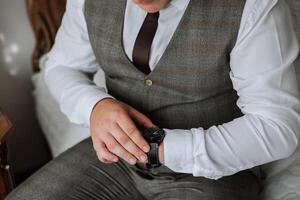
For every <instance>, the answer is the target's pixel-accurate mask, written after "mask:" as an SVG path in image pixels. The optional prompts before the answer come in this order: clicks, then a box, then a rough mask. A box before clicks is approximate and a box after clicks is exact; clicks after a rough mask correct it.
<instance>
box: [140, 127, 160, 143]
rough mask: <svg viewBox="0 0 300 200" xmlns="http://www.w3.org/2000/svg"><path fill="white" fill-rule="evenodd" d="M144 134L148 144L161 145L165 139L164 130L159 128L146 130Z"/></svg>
mask: <svg viewBox="0 0 300 200" xmlns="http://www.w3.org/2000/svg"><path fill="white" fill-rule="evenodd" d="M142 132H143V136H144V138H145V139H146V140H147V142H152V143H160V142H161V141H162V140H163V138H164V130H162V129H160V128H157V127H155V128H148V129H144V130H143V131H142Z"/></svg>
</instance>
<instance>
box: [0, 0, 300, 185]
mask: <svg viewBox="0 0 300 200" xmlns="http://www.w3.org/2000/svg"><path fill="white" fill-rule="evenodd" d="M287 3H288V4H289V5H290V7H291V10H292V16H293V20H294V24H295V29H296V30H297V32H298V33H300V15H299V14H298V15H297V13H298V12H299V11H300V10H299V7H300V0H287ZM298 36H299V34H298ZM299 39H300V38H299ZM34 45H35V39H34V35H33V32H32V28H31V26H30V23H29V20H28V16H27V12H26V4H25V1H23V0H0V109H1V110H2V111H4V113H5V114H6V115H8V117H9V119H10V120H11V122H12V124H13V126H14V130H13V132H12V134H11V135H10V136H9V138H8V146H9V159H10V163H11V165H12V169H13V171H14V173H15V177H16V181H17V183H19V182H21V181H22V180H24V179H25V178H26V177H28V176H29V175H30V174H31V173H32V172H34V171H35V170H37V169H38V168H40V167H41V166H43V165H44V164H45V163H47V162H48V161H49V160H50V159H51V153H50V149H49V145H48V144H47V142H46V137H45V136H44V134H43V131H42V130H41V127H40V125H39V123H38V120H37V117H36V110H35V101H34V98H33V90H34V87H33V83H32V75H33V71H32V62H31V56H32V52H33V48H34ZM297 63H298V64H297V66H300V60H299V59H298V61H297ZM296 70H297V74H298V77H300V69H299V67H297V69H296ZM299 79H300V78H298V81H299Z"/></svg>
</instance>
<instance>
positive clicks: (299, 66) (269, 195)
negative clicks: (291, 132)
mask: <svg viewBox="0 0 300 200" xmlns="http://www.w3.org/2000/svg"><path fill="white" fill-rule="evenodd" d="M286 1H287V2H288V4H290V5H291V8H292V14H293V19H294V21H295V22H296V26H295V27H296V31H297V33H298V36H299V37H298V38H299V39H300V13H299V14H298V12H299V10H300V1H299V0H286ZM43 61H44V60H43V59H41V69H42V70H41V72H40V73H37V74H35V75H34V76H33V83H34V86H35V90H34V97H35V101H36V112H37V117H38V120H39V122H40V124H41V127H42V130H43V132H44V133H45V136H46V139H47V141H48V143H49V146H50V149H51V152H52V155H53V156H54V157H56V156H57V155H59V154H60V153H62V152H63V151H65V150H66V149H68V148H70V147H71V146H73V145H75V144H77V143H78V142H80V141H82V140H83V139H85V138H87V137H89V130H88V129H87V128H84V127H81V126H78V125H76V124H72V123H70V122H69V121H68V119H67V118H66V116H64V114H62V113H61V112H60V110H59V106H58V104H57V102H56V101H55V100H54V99H53V98H52V96H51V94H50V92H49V90H48V88H47V87H46V85H45V82H44V79H43ZM296 71H297V74H298V77H299V78H298V83H299V82H300V59H298V61H297V63H296ZM94 81H95V83H99V82H103V81H105V78H104V74H103V71H102V70H101V71H99V72H98V73H97V74H96V75H95V77H94ZM299 88H300V87H299ZM262 169H263V171H264V172H265V173H266V175H267V178H266V179H265V180H264V181H263V187H264V189H263V191H262V192H261V196H260V199H261V200H300V147H298V149H297V151H296V152H295V153H294V154H293V155H292V156H291V157H289V158H287V159H285V160H281V161H277V162H274V163H271V164H267V165H265V166H263V167H262Z"/></svg>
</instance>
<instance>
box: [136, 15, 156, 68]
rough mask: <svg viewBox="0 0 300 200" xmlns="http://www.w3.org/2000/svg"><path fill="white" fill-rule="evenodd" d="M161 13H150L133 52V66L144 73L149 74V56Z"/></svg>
mask: <svg viewBox="0 0 300 200" xmlns="http://www.w3.org/2000/svg"><path fill="white" fill-rule="evenodd" d="M158 18H159V12H156V13H148V14H147V16H146V18H145V21H144V23H143V25H142V27H141V29H140V31H139V34H138V36H137V38H136V40H135V44H134V47H133V52H132V61H133V64H134V65H135V66H136V67H137V68H138V69H139V70H140V71H142V72H143V73H145V74H149V73H150V72H151V69H150V67H149V56H150V50H151V45H152V41H153V38H154V35H155V33H156V30H157V26H158Z"/></svg>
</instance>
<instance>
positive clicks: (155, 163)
mask: <svg viewBox="0 0 300 200" xmlns="http://www.w3.org/2000/svg"><path fill="white" fill-rule="evenodd" d="M141 132H142V134H143V136H144V138H145V139H146V141H147V142H148V143H149V145H150V150H149V152H148V153H147V156H148V163H147V164H146V167H147V168H148V169H152V168H156V167H159V166H161V163H160V162H159V154H158V149H159V145H160V144H161V143H162V141H163V139H164V137H165V131H164V130H163V129H161V128H159V127H153V128H146V129H143V130H142V131H141Z"/></svg>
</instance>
